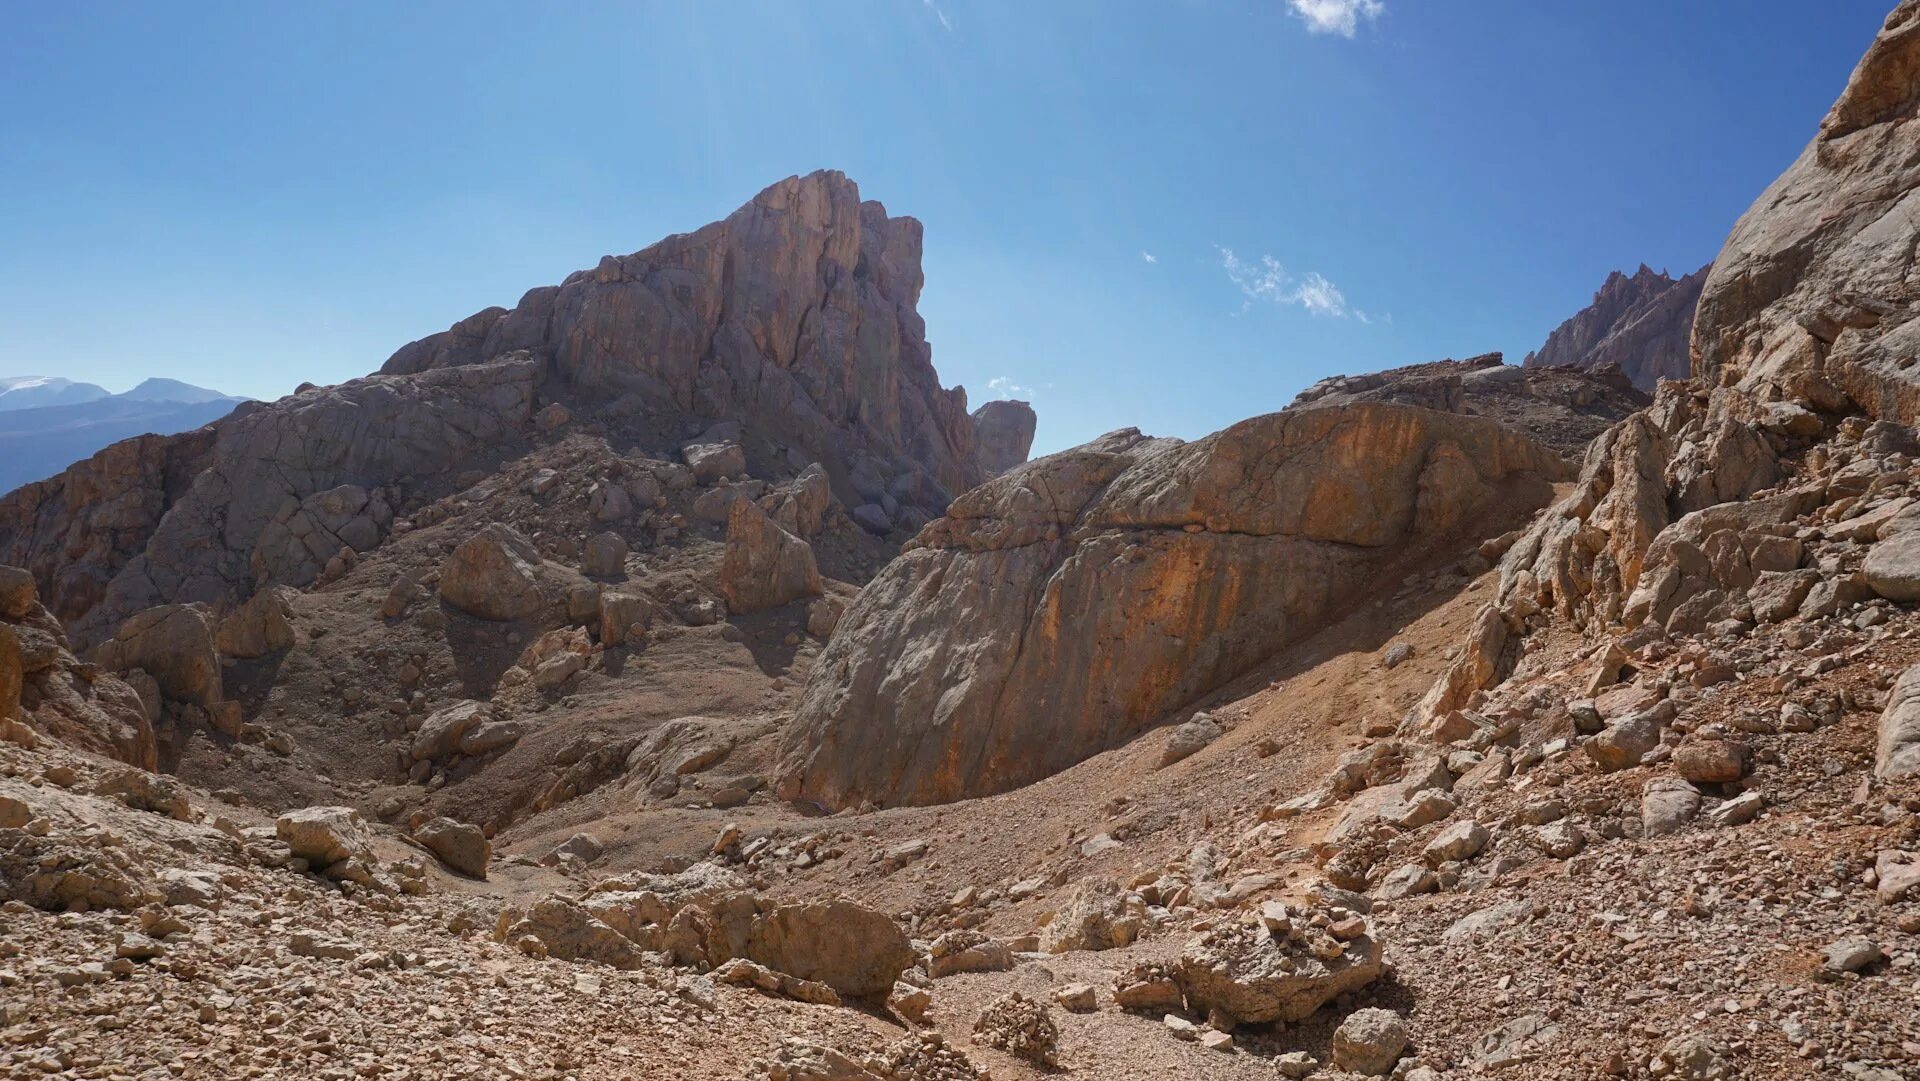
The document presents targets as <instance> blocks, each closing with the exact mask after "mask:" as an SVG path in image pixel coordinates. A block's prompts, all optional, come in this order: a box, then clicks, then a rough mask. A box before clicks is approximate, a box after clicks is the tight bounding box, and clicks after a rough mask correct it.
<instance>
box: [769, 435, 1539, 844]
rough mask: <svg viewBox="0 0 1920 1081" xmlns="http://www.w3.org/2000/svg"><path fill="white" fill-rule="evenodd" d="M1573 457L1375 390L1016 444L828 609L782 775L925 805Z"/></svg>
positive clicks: (1339, 601) (975, 782)
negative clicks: (1350, 400)
mask: <svg viewBox="0 0 1920 1081" xmlns="http://www.w3.org/2000/svg"><path fill="white" fill-rule="evenodd" d="M1568 468H1569V467H1567V466H1566V464H1565V463H1564V462H1563V460H1562V459H1560V458H1559V457H1558V456H1557V455H1555V454H1554V453H1553V452H1552V451H1550V450H1548V449H1546V448H1544V447H1542V446H1541V445H1540V444H1538V443H1536V442H1534V441H1533V440H1531V439H1528V438H1527V437H1526V436H1524V435H1519V434H1517V433H1514V432H1511V431H1508V430H1506V429H1504V428H1502V427H1500V426H1499V425H1497V424H1495V423H1493V422H1491V421H1487V420H1483V419H1480V418H1476V417H1466V416H1457V415H1452V414H1447V413H1440V412H1435V411H1433V410H1428V409H1420V408H1415V407H1411V406H1403V405H1393V404H1386V403H1378V402H1360V403H1355V404H1349V405H1338V406H1325V407H1317V406H1316V407H1311V408H1296V409H1289V410H1286V411H1284V412H1281V413H1275V414H1271V415H1268V416H1264V417H1256V418H1254V419H1252V420H1248V421H1244V422H1242V423H1240V424H1237V425H1234V426H1233V427H1231V428H1228V429H1226V430H1224V431H1221V432H1217V433H1215V434H1214V435H1211V436H1208V437H1207V438H1205V439H1202V440H1199V441H1197V442H1194V443H1190V444H1180V443H1177V442H1175V441H1170V440H1147V439H1143V438H1141V437H1140V435H1139V433H1137V432H1132V431H1128V432H1120V433H1114V434H1113V435H1111V436H1107V437H1103V438H1102V439H1100V440H1098V441H1096V442H1094V443H1091V444H1088V445H1086V446H1084V447H1080V448H1076V449H1074V450H1070V451H1064V452H1062V453H1060V454H1055V455H1052V456H1050V457H1047V458H1043V459H1040V460H1039V461H1036V462H1031V463H1028V464H1027V465H1025V466H1022V467H1020V468H1018V469H1015V470H1014V471H1012V472H1010V473H1008V474H1006V475H1005V476H1002V477H999V478H996V479H995V480H992V481H989V482H988V483H986V484H984V485H982V486H981V487H979V488H977V489H975V490H973V491H972V492H969V493H967V494H966V495H964V496H962V497H961V498H959V499H957V500H955V501H954V504H953V506H952V507H951V508H950V509H949V512H948V516H947V517H946V518H944V519H942V520H940V521H937V522H934V523H933V524H931V525H930V526H928V527H927V528H926V529H925V530H923V531H922V532H921V534H920V535H919V537H917V538H916V539H915V541H914V542H913V543H912V544H911V545H910V546H909V548H908V550H907V551H906V552H904V553H903V554H902V555H901V556H900V558H898V559H897V560H895V561H894V562H893V563H892V564H890V565H889V566H888V568H887V569H886V570H885V571H884V572H882V573H881V574H880V576H879V577H878V578H876V579H875V580H874V581H873V582H872V583H871V584H870V585H869V586H868V587H867V588H866V589H865V590H864V591H863V592H862V593H861V595H860V598H859V600H858V601H857V602H856V603H855V604H854V606H853V607H852V608H851V609H849V610H848V611H847V613H846V615H845V616H844V617H842V620H841V624H840V627H839V629H838V630H837V631H836V632H835V634H834V637H833V640H832V642H831V643H830V644H829V646H828V647H827V650H826V651H825V653H823V654H822V656H821V659H820V660H819V662H818V663H817V664H816V665H815V667H814V670H813V674H812V677H811V679H810V680H809V683H808V686H807V689H806V691H805V694H804V696H803V698H802V701H801V704H800V707H799V709H798V711H797V714H796V716H795V719H794V722H793V724H792V726H791V728H790V729H789V731H788V734H787V736H786V739H785V755H786V759H785V768H784V776H783V779H782V782H781V791H782V792H783V793H784V794H785V795H787V796H788V797H789V798H802V799H809V800H815V801H818V802H821V803H824V804H827V805H829V806H847V805H850V804H858V803H861V802H863V801H866V800H873V801H876V802H880V803H885V804H923V803H936V802H942V801H948V800H954V799H961V798H965V797H969V796H978V795H984V794H987V793H991V792H997V791H1003V790H1005V789H1008V788H1013V787H1016V786H1019V785H1022V784H1025V783H1028V782H1031V781H1034V780H1037V779H1038V778H1040V777H1044V776H1046V775H1048V774H1050V773H1053V772H1056V771H1058V770H1060V769H1063V768H1065V767H1066V766H1069V765H1072V764H1073V763H1074V762H1077V761H1079V760H1081V759H1083V758H1085V757H1087V756H1088V755H1091V754H1094V753H1096V752H1098V751H1101V750H1104V749H1106V748H1108V747H1112V746H1115V745H1116V744H1118V743H1120V742H1122V741H1124V740H1126V739H1128V738H1130V737H1132V736H1133V735H1135V734H1137V733H1138V732H1140V731H1141V730H1142V729H1144V728H1146V727H1147V726H1149V725H1151V724H1154V723H1156V722H1157V721H1159V720H1160V719H1161V718H1162V717H1163V716H1164V715H1165V714H1166V713H1167V712H1168V711H1170V710H1172V709H1174V708H1176V707H1178V706H1180V705H1181V704H1183V703H1185V702H1188V701H1191V700H1192V699H1194V698H1195V697H1197V696H1199V695H1202V694H1204V693H1206V692H1208V691H1210V690H1212V689H1214V688H1216V687H1218V686H1220V685H1222V684H1223V683H1224V682H1226V681H1227V680H1230V679H1232V678H1234V677H1235V676H1238V675H1240V674H1241V673H1243V672H1245V671H1246V670H1247V669H1248V668H1250V667H1251V666H1253V665H1254V664H1256V663H1258V662H1259V661H1261V660H1263V659H1265V658H1266V657H1268V656H1270V655H1271V654H1272V653H1273V652H1274V651H1276V650H1278V649H1280V648H1282V647H1284V646H1286V645H1287V644H1288V643H1290V642H1293V641H1295V640H1297V639H1299V638H1301V637H1303V636H1304V635H1306V634H1308V633H1311V632H1312V631H1313V630H1315V629H1317V628H1318V627H1319V626H1321V625H1323V624H1324V623H1326V622H1327V621H1328V620H1329V619H1330V618H1332V617H1334V616H1336V615H1337V614H1339V613H1340V612H1341V611H1342V610H1343V609H1344V608H1345V607H1346V606H1348V605H1350V604H1352V603H1354V602H1356V601H1357V600H1358V599H1359V598H1360V597H1361V596H1363V595H1365V594H1366V593H1367V592H1368V591H1369V590H1370V589H1371V588H1372V587H1373V586H1374V585H1375V584H1377V583H1378V582H1379V581H1381V580H1382V577H1383V575H1385V574H1387V573H1390V571H1389V569H1388V568H1389V567H1391V566H1392V565H1393V564H1395V563H1396V561H1406V560H1408V559H1418V558H1422V557H1424V556H1426V555H1427V554H1428V552H1427V549H1428V547H1429V546H1430V544H1431V543H1432V542H1433V541H1434V540H1436V539H1438V538H1440V537H1442V536H1445V535H1447V534H1449V533H1452V532H1455V531H1458V530H1460V529H1462V528H1463V527H1470V528H1472V529H1474V530H1476V531H1480V530H1487V529H1491V528H1492V527H1493V526H1494V525H1495V524H1497V520H1498V519H1499V518H1501V517H1502V514H1501V513H1500V512H1501V511H1502V510H1515V509H1519V510H1530V509H1531V508H1533V507H1536V506H1539V505H1540V504H1541V503H1542V502H1544V501H1545V499H1546V498H1547V488H1548V482H1549V481H1550V480H1551V479H1554V478H1558V477H1564V476H1565V475H1566V473H1567V471H1568Z"/></svg>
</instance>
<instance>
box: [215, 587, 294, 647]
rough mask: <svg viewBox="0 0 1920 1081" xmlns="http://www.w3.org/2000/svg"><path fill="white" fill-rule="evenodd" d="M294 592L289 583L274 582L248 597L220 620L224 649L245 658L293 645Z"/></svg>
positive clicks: (219, 643) (219, 642)
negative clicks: (285, 584)
mask: <svg viewBox="0 0 1920 1081" xmlns="http://www.w3.org/2000/svg"><path fill="white" fill-rule="evenodd" d="M293 596H294V592H293V590H292V589H290V588H288V587H286V586H272V587H269V588H267V589H263V590H261V591H260V592H258V593H255V594H254V595H253V596H252V597H250V598H248V600H247V603H245V604H243V605H241V606H240V607H239V608H238V609H236V610H235V611H234V612H233V614H231V615H229V616H227V618H225V619H223V620H221V621H220V634H219V640H218V643H217V644H218V645H219V647H220V652H221V653H223V654H225V655H226V656H229V657H239V658H243V659H244V658H251V657H264V656H266V655H267V654H269V653H278V652H280V651H281V650H283V649H288V648H291V647H292V645H293V637H294V636H293Z"/></svg>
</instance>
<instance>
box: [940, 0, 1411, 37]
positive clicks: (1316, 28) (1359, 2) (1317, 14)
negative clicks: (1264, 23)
mask: <svg viewBox="0 0 1920 1081" xmlns="http://www.w3.org/2000/svg"><path fill="white" fill-rule="evenodd" d="M928 2H929V3H931V2H932V0H928ZM1287 6H1288V7H1290V8H1292V9H1293V14H1294V16H1295V17H1296V18H1298V19H1299V20H1300V21H1301V22H1304V23H1306V24H1307V31H1308V32H1309V33H1314V34H1339V35H1340V36H1341V37H1343V38H1350V37H1352V36H1353V35H1354V34H1355V33H1357V32H1358V31H1359V29H1360V23H1361V21H1362V20H1365V21H1367V22H1371V21H1373V20H1374V19H1378V18H1379V17H1380V16H1381V15H1383V14H1385V13H1386V10H1387V5H1386V4H1384V3H1382V2H1381V0H1287Z"/></svg>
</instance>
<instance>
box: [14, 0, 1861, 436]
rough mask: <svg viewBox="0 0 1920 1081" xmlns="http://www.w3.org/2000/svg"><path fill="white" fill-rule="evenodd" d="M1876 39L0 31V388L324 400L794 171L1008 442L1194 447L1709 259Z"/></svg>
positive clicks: (82, 16) (1762, 26)
mask: <svg viewBox="0 0 1920 1081" xmlns="http://www.w3.org/2000/svg"><path fill="white" fill-rule="evenodd" d="M1891 6H1892V2H1891V0H1791V2H1790V0H1747V2H1745V3H1742V4H1740V5H1738V6H1737V7H1731V6H1728V5H1723V4H1716V3H1674V2H1672V0H1657V2H1656V0H1615V2H1613V3H1609V4H1570V3H1568V4H1563V3H1549V2H1541V0H1270V2H1248V0H1241V2H1227V0H1164V2H1158V3H1152V2H1145V0H1143V2H1138V3H1135V2H1130V0H1117V2H1102V3H1096V2H1090V0H1046V2H1039V3H1036V2H1034V0H810V2H808V3H805V4H792V3H784V2H781V3H773V2H756V0H740V2H729V3H711V4H708V3H691V4H690V3H637V2H636V3H623V4H600V3H590V2H582V3H572V4H565V5H535V4H525V3H521V4H494V3H484V2H474V0H462V2H459V3H434V2H425V0H413V2H410V3H407V4H393V5H388V4H381V5H376V4H371V3H364V4H363V3H338V4H316V5H305V6H296V5H286V4H253V3H234V4H218V3H194V4H166V5H162V4H146V3H141V4H129V5H125V6H121V5H112V4H98V3H74V4H47V5H28V6H22V7H18V8H16V9H14V10H12V11H10V12H9V14H8V22H9V33H8V34H7V35H6V36H5V37H4V38H0V100H4V101H5V102H6V103H7V107H6V108H5V109H0V208H4V211H3V212H0V296H4V297H5V298H6V299H5V300H4V301H3V302H0V375H4V374H28V373H37V374H55V375H66V376H70V377H73V378H79V379H87V380H90V381H94V382H99V383H102V384H104V385H106V386H108V387H109V389H113V390H119V389H124V388H125V387H127V386H130V385H132V384H133V383H134V382H137V381H138V380H139V379H140V378H142V377H144V376H146V375H151V374H160V375H167V376H172V377H176V378H181V379H185V380H188V381H189V382H195V383H201V384H205V385H210V386H214V387H218V388H220V389H223V390H228V391H232V392H237V393H244V394H250V395H254V396H257V397H273V396H277V395H279V394H282V393H285V392H287V391H290V390H291V389H292V388H293V387H294V386H295V385H297V384H298V383H300V382H302V381H313V382H323V383H324V382H337V381H340V380H344V379H348V378H352V377H354V376H357V375H361V374H364V373H366V372H368V371H371V370H373V369H374V368H376V367H377V366H378V365H379V364H380V363H381V362H382V361H383V360H384V359H385V358H386V356H387V355H388V354H389V353H390V352H392V351H393V349H394V348H396V347H398V346H399V345H401V344H402V343H404V342H406V341H408V340H410V339H412V338H416V337H419V336H421V335H423V334H426V333H430V332H432V331H435V330H439V329H443V328H444V327H445V326H446V325H447V324H449V323H451V322H453V321H454V320H455V319H458V318H460V317H462V316H464V315H467V314H469V313H471V312H473V311H475V310H478V309H479V308H482V307H485V306H487V305H490V304H504V305H511V304H512V303H514V301H515V300H516V299H518V297H519V296H520V294H521V293H522V292H523V291H525V290H526V289H527V288H529V287H531V286H534V285H539V284H545V283H551V282H557V281H559V280H560V279H561V278H562V277H563V276H564V275H565V274H567V273H568V272H569V271H572V270H574V269H577V268H580V267H589V266H592V265H593V264H594V263H595V262H596V261H597V260H598V258H599V256H600V255H602V254H605V253H608V252H628V251H634V250H637V249H639V248H641V247H644V246H645V245H647V244H649V243H651V242H653V241H654V240H656V239H658V238H659V237H660V236H662V235H664V234H667V233H671V232H680V231H685V230H687V229H691V228H694V227H697V226H699V225H701V224H704V223H705V222H707V221H710V220H712V219H715V218H718V217H721V216H723V215H724V214H726V213H727V212H728V211H730V210H732V209H733V208H734V207H736V206H738V205H739V204H740V203H742V202H744V201H746V200H747V199H748V198H750V197H751V196H752V195H753V194H754V193H755V192H756V191H758V190H759V189H760V188H762V187H764V186H766V185H767V184H768V183H771V182H772V181H774V180H776V179H778V178H780V177H783V176H786V175H789V174H793V173H801V172H807V171H810V170H812V169H816V168H823V167H824V168H837V169H842V170H844V171H846V172H847V173H848V174H849V175H851V176H853V177H854V178H855V179H856V180H858V181H859V182H860V184H861V188H862V192H863V193H864V194H865V196H866V197H868V198H874V199H880V200H882V201H883V202H885V203H886V204H887V206H888V208H889V210H890V211H892V212H893V213H896V214H901V213H905V214H912V215H914V216H915V217H918V218H920V219H921V220H922V221H924V222H925V223H926V227H927V228H926V238H927V253H926V264H927V288H926V293H925V295H924V297H923V300H922V304H921V309H922V312H923V314H924V315H925V316H926V319H927V324H928V336H929V338H930V339H931V340H932V341H933V344H934V362H935V364H936V365H937V366H938V367H939V369H940V372H941V374H942V376H943V378H944V379H945V380H946V382H948V383H949V384H953V383H960V384H964V385H965V386H966V387H967V389H968V391H969V394H970V396H971V399H972V401H973V402H975V403H976V404H977V403H978V402H980V401H984V400H986V399H987V398H989V397H998V396H1006V395H1004V394H997V393H995V392H994V391H993V390H990V389H989V387H990V385H991V386H992V387H993V388H995V389H999V388H1014V389H1013V393H1014V394H1017V395H1018V396H1022V397H1027V398H1029V399H1030V400H1032V401H1033V403H1034V405H1035V407H1036V409H1038V411H1039V413H1040V434H1039V439H1038V442H1037V446H1036V449H1037V450H1042V451H1044V450H1052V449H1057V448H1059V447H1063V446H1068V445H1071V444H1073V443H1076V442H1079V441H1082V440H1084V439H1087V438H1090V437H1092V436H1094V435H1097V434H1099V433H1100V432H1103V431H1107V430H1110V429H1113V428H1117V427H1122V426H1125V425H1137V426H1139V427H1140V428H1142V429H1145V430H1147V431H1149V432H1153V433H1156V434H1171V435H1180V436H1186V437H1193V436H1198V435H1202V434H1205V433H1206V432H1208V431H1211V430H1213V429H1215V428H1218V427H1221V426H1223V425H1225V424H1228V423H1231V422H1232V421H1234V420H1237V419H1240V418H1242V417H1245V416H1249V415H1253V414H1256V413H1262V412H1268V411H1271V410H1273V409H1277V408H1280V407H1281V406H1283V405H1285V404H1286V403H1287V402H1288V401H1289V400H1290V399H1291V398H1292V396H1293V394H1294V393H1295V392H1296V391H1297V390H1299V389H1300V388H1301V387H1302V386H1304V385H1306V384H1307V383H1310V382H1312V381H1313V380H1315V379H1317V378H1320V377H1322V376H1324V375H1327V374H1331V373H1336V372H1357V371H1368V370H1373V369H1377V368H1381V367H1387V366H1391V365H1395V364H1404V363H1413V362H1416V361H1423V360H1430V359H1435V358H1438V357H1442V356H1456V357H1457V356H1466V355H1470V354H1473V353H1479V352H1484V351H1487V350H1491V349H1500V350H1504V351H1506V352H1507V354H1508V356H1509V358H1510V359H1512V360H1514V361H1516V362H1517V361H1518V359H1519V358H1520V356H1521V355H1523V354H1524V353H1525V352H1526V351H1527V350H1528V349H1530V348H1532V347H1534V346H1535V345H1537V344H1538V343H1539V341H1540V340H1541V339H1542V338H1543V337H1544V336H1545V335H1546V333H1547V331H1549V330H1550V329H1552V327H1553V326H1554V325H1556V324H1557V323H1558V322H1559V321H1560V320H1562V319H1564V318H1565V317H1566V316H1568V315H1570V314H1571V313H1572V312H1573V311H1575V310H1576V309H1578V308H1579V307H1581V306H1582V305H1584V304H1585V303H1586V302H1587V300H1588V299H1589V298H1590V296H1591V294H1592V292H1593V290H1594V289H1595V288H1596V287H1597V286H1598V285H1599V284H1600V282H1601V280H1602V279H1603V278H1604V277H1605V275H1606V273H1607V272H1608V271H1609V270H1611V269H1614V268H1616V267H1620V268H1625V269H1632V268H1633V267H1634V266H1636V265H1638V264H1639V263H1641V262H1643V261H1644V262H1646V263H1648V264H1650V265H1652V266H1654V267H1655V268H1661V267H1667V268H1671V269H1672V270H1673V272H1674V273H1675V274H1679V273H1683V272H1686V271H1690V270H1692V269H1694V268H1695V267H1696V266H1698V265H1699V264H1701V263H1703V262H1705V261H1707V260H1708V259H1710V258H1712V256H1713V255H1714V253H1715V252H1716V251H1717V250H1718V248H1719V246H1720V243H1721V241H1722V240H1723V239H1724V238H1725V236H1726V234H1727V232H1728V230H1729V228H1730V227H1731V226H1732V224H1733V221H1734V219H1735V218H1736V217H1737V216H1738V215H1739V214H1740V213H1741V212H1742V211H1743V210H1744V209H1745V208H1746V207H1747V205H1748V204H1749V203H1750V202H1752V200H1753V198H1754V196H1756V195H1757V194H1758V193H1759V192H1760V190H1761V189H1762V188H1763V187H1764V186H1765V185H1766V184H1767V183H1769V182H1770V181H1771V180H1772V179H1773V178H1774V177H1775V176H1776V175H1777V174H1778V173H1779V172H1780V171H1781V169H1783V168H1784V167H1785V166H1786V165H1787V164H1788V163H1789V162H1791V161H1792V160H1793V158H1794V156H1795V155H1796V154H1798V153H1799V151H1800V149H1801V147H1802V146H1803V145H1804V144H1805V143H1806V141H1807V140H1808V139H1809V138H1810V137H1811V135H1812V133H1813V130H1814V127H1815V125H1816V124H1817V123H1818V121H1819V118H1820V117H1821V115H1822V114H1823V113H1824V112H1825V111H1826V109H1827V107H1828V105H1829V104H1830V103H1831V102H1832V100H1833V98H1834V97H1835V96H1836V95H1837V94H1838V93H1839V91H1840V89H1841V87H1842V86H1844V85H1845V81H1846V77H1847V74H1848V72H1849V71H1850V70H1851V69H1852V66H1853V64H1854V62H1855V61H1856V60H1857V59H1858V58H1859V56H1860V54H1861V53H1862V52H1863V51H1864V49H1865V48H1866V45H1867V43H1868V42H1869V41H1870V40H1871V38H1872V35H1873V32H1874V30H1875V29H1876V28H1877V27H1878V26H1879V23H1880V21H1881V20H1882V19H1883V18H1884V16H1885V15H1886V13H1887V11H1888V10H1889V9H1890V8H1891ZM1228 252H1231V253H1232V257H1231V259H1229V257H1228V255H1227V253H1228ZM1149 257H1150V258H1149ZM1276 268H1277V269H1276Z"/></svg>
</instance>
